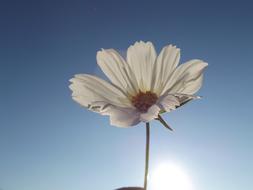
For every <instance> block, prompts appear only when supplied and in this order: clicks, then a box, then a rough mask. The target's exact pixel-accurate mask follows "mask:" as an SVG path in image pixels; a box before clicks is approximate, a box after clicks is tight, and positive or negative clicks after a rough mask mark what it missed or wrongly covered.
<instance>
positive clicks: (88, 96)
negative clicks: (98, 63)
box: [70, 74, 132, 107]
mask: <svg viewBox="0 0 253 190" xmlns="http://www.w3.org/2000/svg"><path fill="white" fill-rule="evenodd" d="M70 82H72V84H71V85H70V89H71V90H72V91H73V93H72V97H73V99H74V100H75V101H76V102H78V103H79V104H81V105H82V106H85V107H88V106H90V105H91V104H92V103H94V102H107V103H110V104H113V105H118V106H122V107H131V106H132V105H131V102H130V101H129V99H128V98H127V97H126V96H125V95H124V93H123V92H122V91H121V90H119V89H118V88H116V87H114V86H113V85H111V84H110V83H108V82H106V81H104V80H102V79H100V78H98V77H95V76H92V75H87V74H79V75H75V77H74V78H72V79H71V80H70Z"/></svg>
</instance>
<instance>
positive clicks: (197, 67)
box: [162, 60, 208, 94]
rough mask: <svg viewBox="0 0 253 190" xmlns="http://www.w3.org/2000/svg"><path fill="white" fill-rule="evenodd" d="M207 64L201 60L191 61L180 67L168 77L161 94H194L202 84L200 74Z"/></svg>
mask: <svg viewBox="0 0 253 190" xmlns="http://www.w3.org/2000/svg"><path fill="white" fill-rule="evenodd" d="M207 65H208V64H207V63H205V62H203V61H201V60H191V61H188V62H186V63H184V64H182V65H180V66H179V67H178V68H177V69H176V70H175V71H174V72H173V73H172V75H171V76H170V77H169V79H168V80H167V82H166V85H165V87H164V89H163V91H162V94H166V93H170V94H173V93H185V94H194V93H196V92H197V91H198V90H199V88H200V87H201V84H202V73H203V71H204V68H205V67H206V66H207Z"/></svg>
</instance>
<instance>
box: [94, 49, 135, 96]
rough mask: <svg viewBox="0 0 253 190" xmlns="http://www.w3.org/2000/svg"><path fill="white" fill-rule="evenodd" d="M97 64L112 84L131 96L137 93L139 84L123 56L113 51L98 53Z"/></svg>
mask: <svg viewBox="0 0 253 190" xmlns="http://www.w3.org/2000/svg"><path fill="white" fill-rule="evenodd" d="M97 63H98V65H99V66H100V68H101V69H102V71H103V72H104V73H105V74H106V76H107V77H108V78H109V79H110V80H111V82H112V83H113V84H114V85H116V86H118V87H119V88H121V89H124V90H125V91H127V92H128V93H130V94H133V93H135V92H137V82H136V79H135V78H134V76H132V75H133V74H132V75H131V73H130V70H129V66H128V64H127V63H126V61H125V60H124V59H123V58H122V57H121V55H120V54H119V53H118V52H117V51H115V50H113V49H107V50H104V49H102V50H101V51H98V52H97Z"/></svg>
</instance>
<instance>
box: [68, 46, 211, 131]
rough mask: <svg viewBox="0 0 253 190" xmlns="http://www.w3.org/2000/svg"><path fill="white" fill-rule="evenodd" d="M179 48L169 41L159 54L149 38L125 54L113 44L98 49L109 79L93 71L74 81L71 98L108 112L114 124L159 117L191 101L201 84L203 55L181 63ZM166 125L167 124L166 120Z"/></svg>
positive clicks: (125, 123) (102, 113) (101, 66)
mask: <svg viewBox="0 0 253 190" xmlns="http://www.w3.org/2000/svg"><path fill="white" fill-rule="evenodd" d="M179 59H180V49H178V48H176V46H172V45H168V46H165V47H164V48H163V49H162V50H161V52H160V54H159V55H157V53H156V50H155V48H154V46H153V44H152V43H151V42H142V41H140V42H136V43H135V44H134V45H131V46H130V47H129V48H128V50H127V55H126V59H124V58H123V57H122V56H121V55H120V54H119V53H118V52H117V51H115V50H114V49H102V50H101V51H98V52H97V63H98V65H99V66H100V68H101V69H102V71H103V72H104V73H105V75H106V76H107V77H108V79H109V80H110V82H107V81H105V80H103V79H101V78H98V77H96V76H93V75H89V74H77V75H75V77H74V78H72V79H71V80H70V82H71V85H70V89H71V90H72V91H73V93H72V98H73V99H74V100H75V101H76V102H78V103H79V104H80V105H82V106H84V107H86V108H88V109H89V110H91V111H94V112H97V113H100V114H101V115H108V116H109V117H110V122H111V125H114V126H118V127H130V126H134V125H137V124H138V123H140V122H149V121H151V120H153V119H159V120H160V121H161V122H163V120H162V119H161V116H160V114H161V113H163V112H170V111H171V110H174V109H176V108H178V107H180V106H181V105H183V104H185V103H187V102H188V101H190V100H193V99H197V98H199V97H198V96H196V95H194V94H195V93H196V92H197V91H198V90H199V89H200V87H201V85H202V81H203V71H204V68H205V67H206V66H207V63H205V62H204V61H202V60H198V59H193V60H190V61H188V62H186V63H184V64H180V65H179ZM163 124H164V125H166V123H163Z"/></svg>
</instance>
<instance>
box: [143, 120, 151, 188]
mask: <svg viewBox="0 0 253 190" xmlns="http://www.w3.org/2000/svg"><path fill="white" fill-rule="evenodd" d="M149 142H150V126H149V123H146V157H145V158H146V159H145V176H144V190H147V183H148V165H149Z"/></svg>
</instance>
